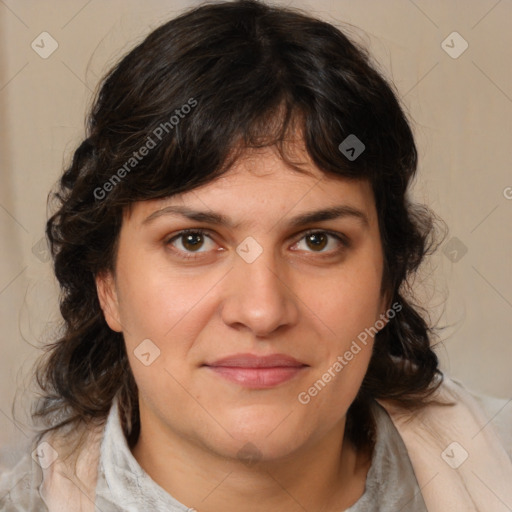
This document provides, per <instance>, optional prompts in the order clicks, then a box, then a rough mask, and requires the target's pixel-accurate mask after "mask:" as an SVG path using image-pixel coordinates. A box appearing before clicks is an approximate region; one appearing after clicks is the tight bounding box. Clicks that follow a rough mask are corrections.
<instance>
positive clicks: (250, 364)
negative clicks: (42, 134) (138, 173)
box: [97, 148, 388, 460]
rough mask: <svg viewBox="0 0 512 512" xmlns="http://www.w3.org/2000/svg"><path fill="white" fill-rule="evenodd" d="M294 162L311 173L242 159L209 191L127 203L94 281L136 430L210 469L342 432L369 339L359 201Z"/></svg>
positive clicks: (368, 216)
mask: <svg viewBox="0 0 512 512" xmlns="http://www.w3.org/2000/svg"><path fill="white" fill-rule="evenodd" d="M305 158H307V156H306V157H305ZM307 161H308V164H307V169H308V170H309V171H310V173H311V175H304V174H299V173H298V172H296V171H294V170H293V169H291V168H289V167H287V165H286V164H285V163H284V162H283V161H282V160H281V159H280V158H279V157H278V155H277V153H276V152H275V151H273V150H271V149H269V148H266V149H264V150H259V151H258V152H256V151H251V152H249V151H248V152H246V153H245V158H243V159H241V160H239V161H238V163H237V164H236V165H235V166H233V167H232V168H231V169H230V170H229V171H228V172H227V173H226V174H224V175H223V176H222V177H221V178H220V179H218V180H216V181H214V182H211V183H208V184H207V185H205V186H201V187H200V188H196V189H195V190H193V191H190V192H187V193H184V194H181V195H176V196H173V197H171V198H169V199H167V200H151V201H145V202H139V203H136V204H134V205H133V209H132V212H131V213H130V215H126V216H125V219H124V222H123V225H122V229H121V232H120V240H119V248H118V254H117V260H116V272H115V278H114V279H111V278H110V277H111V276H104V277H102V278H98V279H97V284H98V292H99V296H100V300H101V303H102V308H103V311H104V313H105V317H106V319H107V322H108V323H109V325H110V327H111V328H112V329H114V330H116V331H122V332H123V335H124V339H125V342H126V347H127V352H128V357H129V361H130V365H131V368H132V370H133V374H134V376H135V380H136V382H137V385H138V388H139V400H140V407H141V411H144V414H143V415H142V417H143V418H144V420H143V421H151V422H155V423H156V424H158V425H159V428H160V431H162V430H163V431H165V432H167V433H169V435H172V436H174V437H175V438H180V439H183V440H186V442H189V443H193V444H194V445H195V446H196V447H197V446H198V447H200V448H202V449H205V450H208V451H209V452H210V453H214V454H216V455H220V456H222V457H228V458H231V457H237V456H239V457H241V456H242V455H241V453H244V451H247V446H248V445H247V443H251V445H252V447H251V450H253V451H254V452H255V453H257V456H258V457H259V458H262V459H266V460H272V459H278V458H280V457H284V456H286V455H290V454H292V453H293V452H294V451H296V450H299V449H301V448H304V447H307V446H313V445H314V443H316V442H318V441H319V440H321V439H322V438H323V437H324V436H327V435H328V434H329V433H332V432H333V431H334V429H337V428H343V422H344V417H345V414H346V412H347V409H348V407H349V405H350V404H351V403H352V401H353V400H354V398H355V396H356V393H357V391H358V389H359V387H360V385H361V382H362V379H363V377H364V375H365V372H366V369H367V366H368V363H369V359H370V355H371V350H372V341H373V340H372V337H371V336H367V335H366V336H361V334H362V333H364V332H365V329H368V328H370V327H374V326H375V325H376V323H377V325H380V327H381V328H382V321H381V320H380V321H379V319H381V318H382V316H381V315H382V314H383V313H385V311H386V309H387V306H388V304H387V303H386V302H385V300H384V298H383V297H382V296H381V293H380V292H381V280H382V272H383V254H382V248H381V240H380V236H379V229H378V220H377V213H376V209H375V204H374V198H373V194H372V191H371V188H370V186H369V184H368V183H366V182H362V181H349V180H347V179H343V178H337V177H336V178H333V177H328V176H327V175H325V174H323V173H322V172H321V171H320V170H319V169H318V168H316V167H315V166H314V165H313V164H312V163H311V162H310V160H309V159H308V160H307ZM180 211H181V212H182V213H179V212H180ZM320 212H324V213H320ZM326 212H327V213H326ZM308 218H309V219H308ZM183 230H190V233H188V234H184V235H183V234H181V235H180V232H181V231H183ZM199 230H200V232H198V231H199ZM311 231H313V233H314V234H311ZM308 233H309V234H308ZM358 336H359V340H360V339H362V338H364V337H366V345H365V344H364V343H361V342H360V341H358ZM354 341H356V345H354V343H353V342H354ZM356 346H357V347H358V348H359V350H357V348H356ZM349 353H350V354H351V356H350V354H349ZM268 356H272V357H268ZM226 358H227V359H226ZM222 360H224V361H222ZM336 363H338V364H336ZM340 367H341V369H340ZM315 383H316V384H315ZM144 427H145V426H144V423H143V424H142V429H143V430H144ZM244 447H245V448H244ZM241 450H242V451H241ZM237 454H238V455H237Z"/></svg>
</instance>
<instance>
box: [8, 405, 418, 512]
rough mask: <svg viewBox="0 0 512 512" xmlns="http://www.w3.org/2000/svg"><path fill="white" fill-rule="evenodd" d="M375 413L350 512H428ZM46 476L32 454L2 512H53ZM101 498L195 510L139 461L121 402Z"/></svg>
mask: <svg viewBox="0 0 512 512" xmlns="http://www.w3.org/2000/svg"><path fill="white" fill-rule="evenodd" d="M373 413H374V417H375V420H376V425H377V429H376V432H377V439H376V445H375V450H374V454H373V458H372V464H371V467H370V470H369V472H368V476H367V480H366V489H365V492H364V494H363V496H361V498H360V499H359V500H358V501H357V503H355V504H354V505H353V506H352V507H350V508H349V509H347V512H377V511H379V512H397V511H400V512H426V510H427V509H426V507H425V504H424V502H423V498H422V496H421V492H420V489H419V487H418V484H417V481H416V478H415V476H414V471H413V468H412V466H411V462H410V460H409V457H408V455H407V450H406V448H405V446H404V444H403V442H402V439H401V437H400V435H399V434H398V431H397V430H396V428H395V427H394V425H393V423H392V422H391V419H390V418H389V416H388V414H387V412H386V411H385V410H384V409H383V408H382V407H381V406H380V405H378V404H377V403H375V404H374V407H373ZM41 476H42V473H41V469H40V467H39V465H38V464H37V463H36V462H34V460H33V459H32V457H31V456H30V454H26V455H25V457H23V459H22V460H21V461H20V462H19V463H18V464H17V465H16V467H15V468H14V469H12V470H11V471H9V472H5V473H2V475H1V476H0V511H2V512H4V511H5V512H22V511H23V512H36V511H37V512H41V511H44V510H48V509H47V507H46V506H45V504H44V502H43V501H42V499H41V497H40V495H39V489H38V488H39V485H40V483H41ZM96 494H97V495H96V510H97V511H98V512H120V511H123V512H136V511H137V512H138V511H145V510H151V511H154V512H164V511H165V512H187V511H188V512H190V511H192V510H193V509H191V508H188V507H187V506H186V505H184V504H182V503H180V502H179V501H177V500H176V499H174V498H173V497H172V496H171V495H170V494H168V493H167V492H166V491H165V490H164V489H162V488H161V487H160V486H159V485H158V484H156V482H154V481H153V480H152V479H151V478H150V477H149V475H148V474H147V473H146V472H145V471H144V470H143V469H142V468H141V466H140V465H139V464H138V462H137V461H136V460H135V458H134V457H133V455H132V453H131V451H130V449H129V447H128V443H127V440H126V438H125V436H124V434H123V430H122V428H121V422H120V419H119V414H118V407H117V402H116V401H114V403H113V405H112V408H111V410H110V413H109V416H108V419H107V422H106V425H105V430H104V434H103V439H102V443H101V452H100V463H99V468H98V481H97V486H96ZM199 512H200V511H199ZM340 512H341V511H340Z"/></svg>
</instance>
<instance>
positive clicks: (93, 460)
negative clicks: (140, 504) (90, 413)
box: [0, 427, 103, 512]
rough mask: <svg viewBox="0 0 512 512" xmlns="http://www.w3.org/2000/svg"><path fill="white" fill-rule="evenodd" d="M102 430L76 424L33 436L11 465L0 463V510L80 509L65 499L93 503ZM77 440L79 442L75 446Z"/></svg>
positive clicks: (29, 511) (36, 511) (23, 511)
mask: <svg viewBox="0 0 512 512" xmlns="http://www.w3.org/2000/svg"><path fill="white" fill-rule="evenodd" d="M102 432H103V428H102V427H96V428H90V429H85V428H82V429H80V428H78V429H76V430H75V431H74V432H67V433H65V432H64V431H55V432H51V433H49V434H47V435H45V436H44V437H43V439H42V440H41V441H39V442H37V441H36V440H35V439H34V440H33V441H32V442H31V443H30V444H29V445H28V446H26V448H25V451H24V452H23V453H22V454H20V458H19V461H18V463H17V464H16V465H14V467H12V468H2V467H0V511H3V510H8V511H9V512H11V511H12V512H42V511H48V510H82V508H81V506H80V507H79V508H78V509H77V508H69V507H67V506H66V503H68V504H69V503H76V502H80V503H81V502H82V501H84V500H85V499H88V500H91V499H92V503H94V488H95V484H96V477H97V471H96V470H97V464H98V457H99V443H100V440H101V436H102ZM77 440H81V441H82V442H81V443H80V447H79V449H76V450H75V448H76V447H77V444H76V443H77ZM82 495H84V496H82ZM62 507H63V508H62ZM84 510H85V509H84Z"/></svg>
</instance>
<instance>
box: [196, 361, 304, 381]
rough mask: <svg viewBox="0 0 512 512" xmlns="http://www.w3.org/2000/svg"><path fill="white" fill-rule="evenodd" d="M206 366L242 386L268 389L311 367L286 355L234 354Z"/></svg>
mask: <svg viewBox="0 0 512 512" xmlns="http://www.w3.org/2000/svg"><path fill="white" fill-rule="evenodd" d="M204 366H205V367H207V368H209V369H210V370H212V371H213V372H214V373H215V374H216V375H218V376H220V377H223V378H224V379H227V380H229V381H231V382H235V383H237V384H240V385H241V386H244V387H247V388H252V389H268V388H272V387H275V386H278V385H279V384H282V383H284V382H287V381H289V380H290V379H292V378H294V377H295V376H297V375H298V374H299V373H301V372H302V371H303V370H304V369H305V368H307V367H308V366H309V365H307V364H304V363H302V362H300V361H298V360H297V359H295V358H294V357H291V356H288V355H286V354H270V355H266V356H260V355H256V354H233V355H231V356H227V357H223V358H222V359H218V360H217V361H214V362H212V363H207V364H205V365H204Z"/></svg>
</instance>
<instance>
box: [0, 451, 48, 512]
mask: <svg viewBox="0 0 512 512" xmlns="http://www.w3.org/2000/svg"><path fill="white" fill-rule="evenodd" d="M42 480H43V473H42V469H41V466H40V465H39V464H37V463H36V462H35V460H34V458H33V457H32V452H31V451H29V453H24V454H23V455H22V456H21V458H20V460H19V461H18V463H17V464H16V465H15V466H14V467H12V468H0V510H9V511H12V512H36V511H37V512H39V511H44V510H47V508H46V506H45V505H44V502H43V501H42V499H41V496H40V494H39V487H40V485H41V483H42Z"/></svg>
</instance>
